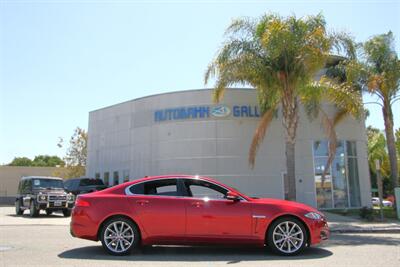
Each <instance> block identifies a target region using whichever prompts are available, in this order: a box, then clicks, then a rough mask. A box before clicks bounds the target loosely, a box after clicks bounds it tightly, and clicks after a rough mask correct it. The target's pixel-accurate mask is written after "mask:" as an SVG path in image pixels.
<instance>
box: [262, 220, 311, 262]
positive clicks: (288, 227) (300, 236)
mask: <svg viewBox="0 0 400 267" xmlns="http://www.w3.org/2000/svg"><path fill="white" fill-rule="evenodd" d="M306 244H307V232H306V229H305V227H304V225H303V223H302V222H301V221H299V220H298V219H296V218H293V217H282V218H279V219H278V220H276V221H274V222H273V223H272V225H271V226H270V227H269V230H268V234H267V245H268V247H269V248H270V249H271V250H272V251H273V252H274V253H277V254H280V255H287V256H290V255H296V254H298V253H300V252H301V251H302V250H303V249H304V248H305V246H306Z"/></svg>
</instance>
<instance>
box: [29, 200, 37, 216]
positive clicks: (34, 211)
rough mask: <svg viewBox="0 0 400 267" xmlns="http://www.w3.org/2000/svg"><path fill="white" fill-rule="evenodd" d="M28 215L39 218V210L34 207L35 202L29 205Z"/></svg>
mask: <svg viewBox="0 0 400 267" xmlns="http://www.w3.org/2000/svg"><path fill="white" fill-rule="evenodd" d="M29 215H30V216H31V217H37V216H39V209H38V208H37V207H36V205H35V201H33V200H32V201H31V204H30V205H29Z"/></svg>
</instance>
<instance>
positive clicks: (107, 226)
mask: <svg viewBox="0 0 400 267" xmlns="http://www.w3.org/2000/svg"><path fill="white" fill-rule="evenodd" d="M100 239H101V244H102V245H103V248H104V249H105V250H106V251H107V252H108V253H109V254H111V255H115V256H122V255H127V254H129V253H130V252H131V250H132V248H135V247H137V246H138V245H139V243H140V234H139V231H138V229H137V227H136V225H135V224H134V223H133V222H132V221H130V220H129V219H126V218H123V217H117V218H112V219H110V220H108V221H107V222H106V223H104V225H103V227H102V229H101V233H100Z"/></svg>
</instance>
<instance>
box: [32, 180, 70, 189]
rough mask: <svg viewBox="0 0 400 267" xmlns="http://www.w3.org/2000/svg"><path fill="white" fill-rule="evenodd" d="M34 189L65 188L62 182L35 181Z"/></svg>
mask: <svg viewBox="0 0 400 267" xmlns="http://www.w3.org/2000/svg"><path fill="white" fill-rule="evenodd" d="M33 188H64V184H63V181H62V180H55V179H33Z"/></svg>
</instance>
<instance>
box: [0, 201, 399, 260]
mask: <svg viewBox="0 0 400 267" xmlns="http://www.w3.org/2000/svg"><path fill="white" fill-rule="evenodd" d="M68 224H69V218H64V217H62V216H61V215H57V214H56V215H52V216H49V217H48V216H46V215H45V214H42V215H41V216H40V217H39V218H30V217H29V216H28V215H27V214H26V215H24V216H22V217H17V216H15V215H13V209H12V208H4V207H1V208H0V266H185V267H187V266H188V265H190V267H194V266H225V265H227V264H229V265H233V266H285V267H286V266H296V267H298V266H311V267H312V266H335V267H337V266H364V267H365V266H385V267H387V266H400V234H398V233H379V234H376V233H354V234H350V233H346V234H339V233H334V234H333V235H332V237H331V239H330V240H328V241H327V242H326V243H324V244H323V245H320V246H317V247H312V248H309V249H307V250H306V251H304V253H302V254H301V255H299V256H295V257H282V256H276V255H274V254H272V253H271V252H270V251H269V250H268V249H259V248H250V247H245V248H243V247H241V248H238V247H236V248H227V247H173V246H163V247H161V246H157V247H146V248H143V249H139V250H136V251H134V252H133V253H132V255H129V256H125V257H115V256H110V255H108V254H106V253H105V252H104V251H103V249H102V247H101V244H100V243H99V242H92V241H86V240H81V239H77V238H73V237H71V236H70V234H69V226H68Z"/></svg>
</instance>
